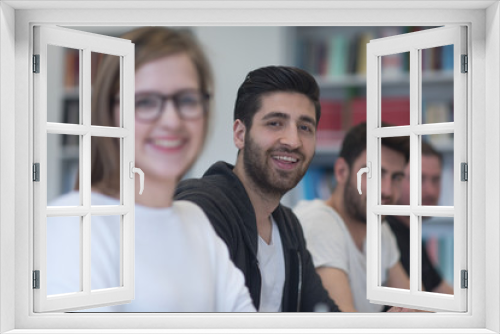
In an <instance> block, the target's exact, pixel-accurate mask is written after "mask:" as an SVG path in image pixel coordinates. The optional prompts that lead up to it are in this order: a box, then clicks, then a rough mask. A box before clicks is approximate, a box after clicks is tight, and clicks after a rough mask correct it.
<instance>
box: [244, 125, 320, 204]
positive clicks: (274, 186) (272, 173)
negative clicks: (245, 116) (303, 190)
mask: <svg viewBox="0 0 500 334" xmlns="http://www.w3.org/2000/svg"><path fill="white" fill-rule="evenodd" d="M271 152H273V154H277V153H278V152H282V153H294V154H296V155H298V156H299V159H300V161H303V168H302V169H296V170H294V171H283V170H275V169H274V168H272V167H271V166H268V165H267V163H266V162H267V161H268V158H270V156H271ZM311 160H312V159H311ZM309 163H310V161H309V162H305V157H304V155H303V154H302V153H300V152H298V151H297V150H289V149H286V148H279V149H276V150H272V151H264V150H262V149H261V148H260V147H259V146H258V145H257V144H256V143H255V142H254V141H253V140H252V138H251V137H250V135H249V133H248V132H247V133H246V134H245V148H244V150H243V166H244V168H245V172H246V174H247V175H248V176H249V178H250V179H251V180H252V181H253V183H254V185H255V186H256V187H257V189H258V191H260V192H262V193H263V194H267V195H271V196H279V197H280V198H281V197H282V196H283V195H284V194H286V193H287V192H288V191H289V190H290V189H293V188H294V187H295V186H296V185H297V183H299V181H300V180H301V179H302V177H303V176H304V174H305V173H306V171H307V167H308V166H309Z"/></svg>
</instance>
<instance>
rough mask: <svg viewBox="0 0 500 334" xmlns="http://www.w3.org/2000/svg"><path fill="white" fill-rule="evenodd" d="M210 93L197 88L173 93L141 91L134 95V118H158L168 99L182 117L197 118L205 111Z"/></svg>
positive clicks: (150, 119)
mask: <svg viewBox="0 0 500 334" xmlns="http://www.w3.org/2000/svg"><path fill="white" fill-rule="evenodd" d="M209 99H210V95H209V94H206V93H203V92H201V91H199V90H182V91H179V92H177V93H175V94H171V95H163V94H158V93H141V94H136V95H135V119H136V120H138V121H141V122H154V121H156V120H158V119H159V118H160V117H161V115H162V114H163V111H164V110H165V104H166V102H167V101H168V100H172V102H173V103H174V106H175V110H176V112H177V114H178V115H179V117H180V118H182V119H187V120H190V119H197V118H200V117H201V116H203V115H204V114H205V113H206V111H207V103H208V100H209Z"/></svg>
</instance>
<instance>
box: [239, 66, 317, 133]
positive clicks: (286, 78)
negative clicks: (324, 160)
mask: <svg viewBox="0 0 500 334" xmlns="http://www.w3.org/2000/svg"><path fill="white" fill-rule="evenodd" d="M276 92H290V93H300V94H304V95H305V96H307V97H308V98H309V99H310V100H311V102H312V103H313V104H314V109H315V111H316V126H317V124H318V122H319V118H320V115H321V107H320V104H319V87H318V84H317V82H316V80H315V79H314V78H313V76H312V75H310V74H309V73H307V72H306V71H304V70H301V69H299V68H295V67H289V66H268V67H262V68H259V69H256V70H254V71H251V72H250V73H248V75H247V76H246V78H245V81H243V83H242V84H241V86H240V88H239V89H238V94H237V96H236V103H235V105H234V120H237V119H239V120H241V121H242V122H243V124H245V127H246V128H247V129H250V128H251V127H252V120H253V116H254V115H255V113H257V111H258V110H259V109H260V107H261V97H262V96H263V95H266V94H269V93H276Z"/></svg>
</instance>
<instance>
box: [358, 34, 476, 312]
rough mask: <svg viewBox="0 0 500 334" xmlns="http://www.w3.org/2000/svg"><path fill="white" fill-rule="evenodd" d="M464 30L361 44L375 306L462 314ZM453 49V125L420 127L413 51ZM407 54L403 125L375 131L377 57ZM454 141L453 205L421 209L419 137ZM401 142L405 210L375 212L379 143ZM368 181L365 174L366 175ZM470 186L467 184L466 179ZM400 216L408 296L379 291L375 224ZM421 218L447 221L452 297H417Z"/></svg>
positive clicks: (418, 73) (370, 290)
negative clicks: (406, 174) (406, 235)
mask: <svg viewBox="0 0 500 334" xmlns="http://www.w3.org/2000/svg"><path fill="white" fill-rule="evenodd" d="M466 33H467V32H466V28H465V27H463V26H458V25H456V26H447V27H440V28H433V29H428V30H425V31H419V32H414V33H410V34H401V35H398V36H393V37H386V38H380V39H375V40H372V41H370V43H369V44H368V45H367V158H366V160H367V164H368V166H370V168H371V173H370V174H371V177H370V178H368V179H367V231H368V232H367V298H368V299H369V300H370V301H372V302H375V303H377V304H382V305H395V306H404V307H416V308H421V309H425V310H431V311H443V310H444V311H456V312H464V311H466V309H467V304H466V301H467V290H466V289H462V288H461V284H460V278H461V277H460V273H461V270H467V248H466V247H464V246H465V245H466V240H467V233H466V231H467V220H466V219H467V208H468V205H467V188H468V187H467V185H468V183H469V182H464V181H461V180H460V164H461V163H467V162H468V161H467V128H466V116H467V74H466V73H462V71H461V67H462V66H461V55H467V49H466V46H467V39H466ZM445 45H453V61H454V63H453V65H454V66H453V101H454V104H453V106H454V107H453V112H454V121H453V122H447V123H435V124H425V123H422V110H421V109H422V102H421V101H422V89H421V87H423V85H424V84H425V83H424V82H423V81H422V70H421V69H422V64H421V52H420V50H423V49H429V48H435V47H440V46H445ZM404 52H408V53H409V55H410V76H409V79H410V82H409V83H410V124H408V125H406V126H391V127H382V123H381V119H382V113H383V110H381V105H382V102H381V101H382V80H383V78H382V61H381V58H382V57H383V56H387V55H391V54H401V53H404ZM431 134H454V137H453V153H454V154H453V160H454V161H453V166H454V168H453V170H454V176H453V187H454V196H453V199H454V203H453V205H452V206H422V205H421V203H420V198H421V197H419V196H420V194H421V191H420V189H421V187H422V185H421V177H420V176H421V175H422V173H421V165H422V162H421V161H422V154H421V150H422V149H421V136H423V135H431ZM396 136H404V137H407V138H408V139H409V141H410V170H411V171H412V172H411V173H410V189H412V191H411V194H410V204H409V205H405V206H401V205H381V197H380V194H381V193H382V192H381V184H380V180H381V176H380V173H381V164H382V162H381V159H382V155H381V148H382V145H381V140H382V139H383V138H387V137H396ZM370 174H369V175H370ZM470 182H473V180H472V179H471V180H470ZM382 215H405V216H406V215H407V216H409V217H410V221H411V222H410V268H411V270H410V289H409V290H405V289H395V288H390V287H384V286H382V282H381V275H382V272H381V267H380V265H381V263H382V261H381V254H382V252H381V249H382V245H381V241H382V240H381V238H380V233H381V232H380V231H381V217H382ZM422 216H430V217H436V216H441V217H452V218H453V240H454V251H453V257H452V259H453V261H454V266H453V271H454V278H453V282H452V286H453V289H454V293H453V294H452V295H446V294H437V293H432V292H428V291H423V290H422V284H421V283H422V277H421V275H422V268H421V267H422V266H421V263H422V257H421V256H422V247H421V245H422V229H421V226H422V225H421V222H422Z"/></svg>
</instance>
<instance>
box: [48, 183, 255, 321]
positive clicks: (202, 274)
mask: <svg viewBox="0 0 500 334" xmlns="http://www.w3.org/2000/svg"><path fill="white" fill-rule="evenodd" d="M78 202H79V194H78V192H71V193H69V194H66V195H64V196H63V197H61V198H58V199H56V200H55V201H54V202H52V203H51V204H50V205H54V206H68V205H78ZM117 204H119V201H118V200H117V199H115V198H111V197H108V196H105V195H102V194H99V193H95V192H93V193H92V205H117ZM74 218H76V223H75V222H74V221H72V220H71V218H69V219H68V218H67V217H54V218H48V221H47V238H48V240H47V241H48V243H47V259H48V267H47V288H48V293H49V294H59V293H65V292H76V291H78V289H79V274H80V272H79V254H80V253H79V251H80V247H79V233H80V224H79V220H78V218H77V217H74ZM119 223H120V217H119V216H92V223H91V224H92V226H91V236H92V238H91V240H92V246H91V251H92V255H91V257H92V259H91V265H92V268H91V274H92V277H91V286H92V289H93V290H94V289H102V288H110V287H117V286H119V285H120V274H119V273H120V238H119V236H120V225H119ZM88 311H91V312H247V311H255V308H254V307H253V304H252V300H251V297H250V294H249V292H248V289H247V287H246V286H245V279H244V276H243V273H242V272H241V271H240V270H239V269H238V268H236V267H235V266H234V264H233V262H232V261H231V259H230V258H229V251H228V249H227V246H226V244H225V243H224V241H222V239H220V238H219V237H218V236H217V235H216V233H215V230H214V229H213V227H212V225H211V224H210V222H209V221H208V218H207V217H206V215H205V214H204V212H203V211H202V210H201V209H200V208H199V207H198V206H196V205H195V204H193V203H191V202H187V201H175V202H174V203H173V205H172V206H171V207H169V208H150V207H145V206H142V205H136V206H135V299H134V300H133V301H132V302H131V303H129V304H122V305H116V306H107V307H101V308H94V309H90V310H88Z"/></svg>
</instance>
